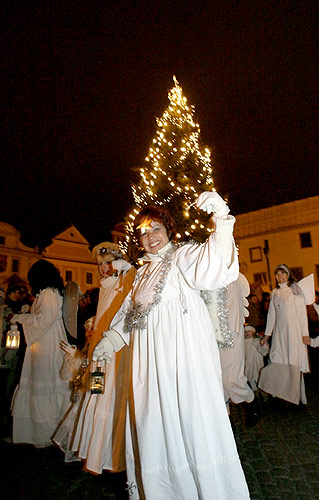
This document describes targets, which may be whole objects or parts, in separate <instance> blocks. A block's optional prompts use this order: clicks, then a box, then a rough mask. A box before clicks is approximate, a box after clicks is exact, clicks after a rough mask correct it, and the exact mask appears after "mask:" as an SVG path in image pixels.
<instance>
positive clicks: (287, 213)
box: [235, 196, 319, 289]
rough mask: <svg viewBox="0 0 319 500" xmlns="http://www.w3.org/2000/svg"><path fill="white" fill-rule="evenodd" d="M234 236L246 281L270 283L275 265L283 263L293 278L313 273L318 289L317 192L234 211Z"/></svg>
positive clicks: (318, 214)
mask: <svg viewBox="0 0 319 500" xmlns="http://www.w3.org/2000/svg"><path fill="white" fill-rule="evenodd" d="M235 240H236V244H237V245H238V247H239V260H240V269H241V272H242V273H243V274H244V275H245V276H246V278H247V279H248V281H249V283H250V284H252V283H254V282H260V283H261V284H262V286H263V287H264V288H265V289H267V288H272V287H274V286H275V279H274V269H275V267H276V265H278V264H287V265H288V266H289V267H290V268H292V270H293V272H294V275H295V277H296V278H297V279H300V278H303V277H305V276H307V275H308V274H311V273H313V274H314V276H315V286H316V289H319V196H313V197H311V198H305V199H302V200H297V201H293V202H291V203H284V204H282V205H277V206H274V207H270V208H264V209H262V210H257V211H254V212H249V213H246V214H241V215H237V216H236V224H235Z"/></svg>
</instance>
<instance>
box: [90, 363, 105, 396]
mask: <svg viewBox="0 0 319 500" xmlns="http://www.w3.org/2000/svg"><path fill="white" fill-rule="evenodd" d="M104 378H105V374H104V373H103V372H102V367H101V366H97V367H96V371H94V372H92V373H91V394H103V392H104Z"/></svg>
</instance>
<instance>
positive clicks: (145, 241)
mask: <svg viewBox="0 0 319 500" xmlns="http://www.w3.org/2000/svg"><path fill="white" fill-rule="evenodd" d="M168 242H169V237H168V234H167V231H166V227H165V226H164V225H163V224H162V223H161V222H157V221H156V220H152V221H151V222H150V224H149V225H148V226H147V227H143V228H142V235H141V237H140V243H141V245H142V247H143V248H144V250H145V252H147V253H152V254H156V253H157V252H158V251H159V250H161V249H162V248H164V247H165V245H167V243H168Z"/></svg>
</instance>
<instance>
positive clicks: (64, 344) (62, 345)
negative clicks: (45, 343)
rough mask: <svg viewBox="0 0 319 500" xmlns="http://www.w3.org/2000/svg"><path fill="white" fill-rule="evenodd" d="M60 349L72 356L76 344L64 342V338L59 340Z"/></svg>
mask: <svg viewBox="0 0 319 500" xmlns="http://www.w3.org/2000/svg"><path fill="white" fill-rule="evenodd" d="M60 349H62V351H64V352H66V353H67V354H70V356H71V357H72V358H73V356H74V354H75V351H76V346H75V345H70V344H68V343H67V342H65V341H64V340H61V342H60Z"/></svg>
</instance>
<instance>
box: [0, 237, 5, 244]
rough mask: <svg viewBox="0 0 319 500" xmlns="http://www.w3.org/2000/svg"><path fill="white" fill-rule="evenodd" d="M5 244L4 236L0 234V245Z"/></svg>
mask: <svg viewBox="0 0 319 500" xmlns="http://www.w3.org/2000/svg"><path fill="white" fill-rule="evenodd" d="M5 244H6V239H5V237H4V236H0V245H5Z"/></svg>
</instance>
